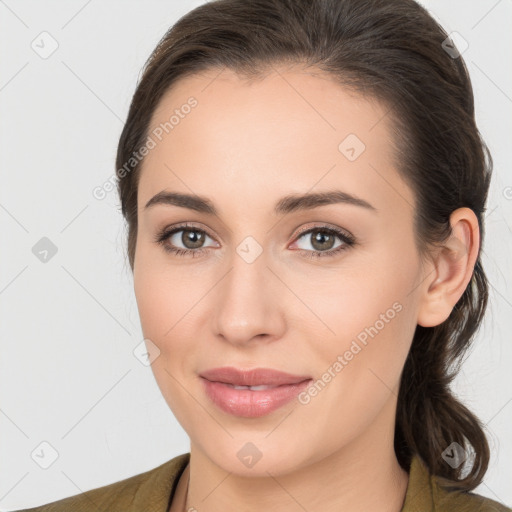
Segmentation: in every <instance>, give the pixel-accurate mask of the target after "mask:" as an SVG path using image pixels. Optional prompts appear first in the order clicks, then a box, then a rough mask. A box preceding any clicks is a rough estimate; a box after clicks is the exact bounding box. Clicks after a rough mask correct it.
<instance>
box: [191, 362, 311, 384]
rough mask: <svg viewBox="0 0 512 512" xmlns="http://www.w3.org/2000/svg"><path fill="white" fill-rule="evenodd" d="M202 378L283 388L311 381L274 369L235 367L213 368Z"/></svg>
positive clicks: (226, 382) (301, 376)
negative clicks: (243, 368) (285, 385)
mask: <svg viewBox="0 0 512 512" xmlns="http://www.w3.org/2000/svg"><path fill="white" fill-rule="evenodd" d="M200 376H201V377H203V378H205V379H207V380H210V381H212V382H224V383H225V384H233V385H235V386H281V385H283V384H297V383H299V382H303V381H305V380H309V379H311V377H309V376H308V375H292V374H291V373H286V372H281V371H279V370H273V369H272V368H254V369H251V370H242V369H238V368H234V367H233V366H224V367H222V368H212V369H210V370H206V371H204V372H202V373H200Z"/></svg>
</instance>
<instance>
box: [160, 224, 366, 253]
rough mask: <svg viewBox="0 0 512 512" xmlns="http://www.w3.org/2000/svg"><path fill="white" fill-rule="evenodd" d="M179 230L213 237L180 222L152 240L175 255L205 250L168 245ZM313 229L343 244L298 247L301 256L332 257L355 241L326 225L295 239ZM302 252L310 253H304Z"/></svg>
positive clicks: (346, 234)
mask: <svg viewBox="0 0 512 512" xmlns="http://www.w3.org/2000/svg"><path fill="white" fill-rule="evenodd" d="M180 231H195V232H198V233H204V234H205V235H207V236H208V237H210V238H213V237H212V236H210V235H209V233H208V232H207V231H205V230H203V229H199V228H196V227H195V226H192V225H190V224H182V225H179V226H175V227H173V228H172V229H168V228H164V229H163V230H161V231H160V232H158V233H157V235H156V236H155V240H154V241H155V242H156V243H157V244H160V245H161V246H162V247H163V249H164V250H165V251H166V252H169V253H172V254H174V255H176V256H192V257H193V258H195V257H198V256H200V255H201V254H203V252H207V248H204V247H202V248H199V249H181V248H179V247H173V246H170V245H168V244H167V240H168V239H169V238H170V237H171V236H172V235H174V234H175V233H179V232H180ZM315 231H319V232H324V233H327V234H329V235H335V236H337V237H338V238H339V239H340V240H341V241H342V242H343V244H342V245H340V246H339V247H337V248H336V249H331V250H329V251H308V250H306V249H298V251H299V254H300V255H301V256H302V257H303V258H308V259H316V258H323V257H334V256H337V255H338V254H340V253H341V252H342V251H345V250H347V249H349V248H351V247H353V246H354V245H356V243H357V242H356V240H355V238H354V237H353V236H352V235H350V234H349V233H347V232H345V231H341V230H339V229H335V228H332V227H328V226H314V227H312V228H309V229H306V230H304V231H301V232H300V233H298V235H297V237H296V239H297V240H298V239H300V238H301V237H303V236H304V235H307V234H310V233H312V232H315ZM304 253H310V254H308V255H305V254H304Z"/></svg>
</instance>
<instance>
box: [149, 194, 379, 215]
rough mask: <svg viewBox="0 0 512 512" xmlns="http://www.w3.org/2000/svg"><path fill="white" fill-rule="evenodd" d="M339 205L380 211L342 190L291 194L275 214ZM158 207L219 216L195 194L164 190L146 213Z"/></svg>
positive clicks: (151, 201)
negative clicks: (186, 209) (177, 207)
mask: <svg viewBox="0 0 512 512" xmlns="http://www.w3.org/2000/svg"><path fill="white" fill-rule="evenodd" d="M339 203H342V204H349V205H353V206H359V207H362V208H366V209H367V210H371V211H373V212H377V211H378V210H377V208H375V207H374V206H372V205H371V204H370V203H369V202H367V201H365V200H364V199H361V198H359V197H356V196H354V195H352V194H349V193H348V192H343V191H341V190H330V191H327V192H317V193H307V194H291V195H288V196H285V197H282V198H281V199H280V200H279V201H278V202H277V203H276V205H275V207H274V212H275V213H276V214H277V215H285V214H287V213H292V212H296V211H299V210H311V209H313V208H317V207H319V206H324V205H329V204H339ZM156 205H173V206H179V207H181V208H188V209H189V210H194V211H196V212H200V213H206V214H208V215H218V210H217V208H216V207H215V205H214V204H213V203H212V201H210V200H209V199H208V198H206V197H202V196H198V195H195V194H184V193H178V192H167V191H165V190H162V191H161V192H159V193H158V194H156V195H155V196H153V197H152V198H151V199H150V200H149V201H148V202H147V203H146V206H145V207H144V210H145V211H146V210H148V209H149V208H152V207H154V206H156Z"/></svg>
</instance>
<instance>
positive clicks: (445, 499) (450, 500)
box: [433, 481, 512, 512]
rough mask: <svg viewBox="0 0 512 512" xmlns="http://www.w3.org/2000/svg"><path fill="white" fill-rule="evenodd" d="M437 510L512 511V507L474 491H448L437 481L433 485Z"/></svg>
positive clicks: (464, 511) (461, 511) (441, 511)
mask: <svg viewBox="0 0 512 512" xmlns="http://www.w3.org/2000/svg"><path fill="white" fill-rule="evenodd" d="M433 497H434V503H435V507H436V508H435V510H436V511H439V512H444V511H446V512H452V511H460V512H466V511H467V512H470V511H473V510H474V511H475V512H512V508H510V507H507V506H505V505H504V504H503V503H499V502H498V501H495V500H492V499H491V498H487V497H485V496H481V495H480V494H477V493H474V492H464V491H447V490H445V489H443V488H442V487H441V486H440V484H438V483H437V481H435V482H434V485H433Z"/></svg>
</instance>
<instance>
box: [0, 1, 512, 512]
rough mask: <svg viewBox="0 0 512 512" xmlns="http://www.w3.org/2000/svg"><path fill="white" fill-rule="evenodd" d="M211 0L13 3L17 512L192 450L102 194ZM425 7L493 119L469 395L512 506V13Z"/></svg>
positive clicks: (491, 475)
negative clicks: (192, 24)
mask: <svg viewBox="0 0 512 512" xmlns="http://www.w3.org/2000/svg"><path fill="white" fill-rule="evenodd" d="M201 3H202V2H201V1H184V0H180V1H169V0H167V1H163V0H151V1H144V2H143V1H138V2H135V1H126V0H124V1H120V0H116V1H113V0H112V1H99V0H88V1H87V0H78V1H77V0H73V1H67V2H64V1H61V2H57V1H46V2H39V1H22V0H19V1H16V0H0V48H1V50H0V51H1V58H0V102H1V116H0V130H1V133H0V143H1V151H0V158H1V169H2V179H1V182H0V226H1V230H0V233H1V250H0V315H1V316H0V341H1V347H0V386H1V388H0V389H1V402H0V434H1V437H0V510H3V511H5V510H12V509H17V508H23V507H29V506H36V505H40V504H43V503H47V502H50V501H54V500H57V499H60V498H64V497H66V496H71V495H75V494H77V493H80V492H82V491H86V490H89V489H92V488H95V487H100V486H103V485H106V484H108V483H112V482H115V481H118V480H121V479H124V478H127V477H130V476H132V475H135V474H138V473H141V472H143V471H147V470H149V469H151V468H154V467H156V466H157V465H160V464H162V463H163V462H165V461H167V460H169V459H170V458H172V457H174V456H176V455H178V454H180V453H185V452H187V451H189V441H188V436H187V435H186V433H185V432H184V431H183V429H182V428H181V426H180V425H179V424H178V422H177V421H176V420H175V418H174V416H173V415H172V413H171V411H170V410H169V408H168V406H167V404H166V403H165V401H164V399H163V398H162V396H161V394H160V391H159V389H158V387H157V385H156V382H155V380H154V377H153V374H152V372H151V368H150V367H149V366H144V365H143V364H142V363H141V362H140V361H139V360H138V359H137V358H136V357H135V356H134V353H133V351H134V349H136V347H137V346H138V345H139V344H140V343H141V341H142V339H143V337H142V333H141V329H140V323H139V318H138V313H137V307H136V302H135V296H134V292H133V282H132V277H131V273H130V270H129V266H128V263H127V260H126V258H125V226H124V223H123V219H122V217H121V213H120V209H119V207H120V205H119V201H118V197H117V193H116V191H115V190H114V191H113V192H111V193H110V194H108V195H107V197H106V198H105V199H103V200H98V199H96V198H95V197H94V196H93V194H92V191H93V189H94V188H95V187H96V186H99V185H102V184H103V183H104V182H105V181H107V180H108V179H109V178H111V177H112V175H113V173H114V158H115V151H116V147H117V142H118V138H119V135H120V133H121V130H122V127H123V121H124V119H125V117H126V114H127V111H128V106H129V102H130V100H131V96H132V94H133V92H134V89H135V85H136V82H137V79H138V77H139V73H140V70H141V68H142V65H143V63H144V62H145V60H146V58H147V57H148V56H149V54H150V52H151V51H152V50H153V48H154V46H155V45H156V43H157V42H158V41H159V40H160V38H161V37H162V36H163V34H164V33H165V31H166V30H167V29H168V28H169V27H170V26H171V25H172V24H173V23H174V22H175V21H177V20H178V18H179V17H181V16H182V15H183V14H185V13H186V12H188V11H189V10H191V9H192V8H194V7H196V6H198V5H200V4H201ZM424 5H425V6H426V7H427V8H428V9H429V10H430V11H431V12H432V13H433V14H434V15H435V17H436V18H437V19H438V20H439V21H440V22H441V23H442V24H443V26H444V27H445V28H446V29H447V31H448V32H454V31H455V32H457V33H458V34H460V36H462V38H463V39H464V41H466V42H467V45H468V46H467V49H465V51H464V53H463V57H464V59H465V61H466V63H467V66H468V69H469V71H470V74H471V77H472V80H473V85H474V92H475V97H476V107H477V121H478V124H479V128H480V130H481V132H482V134H483V137H484V138H485V140H486V141H487V143H488V145H489V147H490V149H491V152H492V154H493V157H494V177H493V181H492V185H491V192H490V197H489V202H488V212H487V216H486V221H485V222H486V239H485V243H484V256H483V261H484V266H485V269H486V271H487V273H488V276H489V280H490V283H491V288H490V306H489V309H488V312H487V316H486V320H485V323H484V325H483V327H482V329H481V330H480V332H479V335H478V339H477V341H476V343H475V347H474V349H473V351H472V352H471V354H470V356H469V357H468V359H467V361H466V363H465V365H464V367H463V371H462V372H461V373H460V375H459V377H458V378H457V380H456V382H455V389H456V391H457V393H458V394H459V395H460V396H461V397H462V398H463V399H464V400H465V403H466V404H467V405H468V406H469V407H470V408H471V409H472V410H473V411H474V412H475V413H476V414H477V415H478V416H479V417H480V418H481V419H482V421H483V423H484V424H485V425H486V428H487V432H488V435H489V441H490V444H491V449H492V459H491V464H490V468H489V471H488V473H487V476H486V478H485V482H484V483H483V484H482V485H480V486H479V487H478V488H477V489H476V492H478V493H480V494H483V495H485V496H489V497H491V498H494V499H496V500H498V501H502V502H504V503H506V504H508V505H510V504H512V486H511V485H510V483H511V482H512V463H511V461H512V436H511V435H510V434H511V431H510V426H511V425H512V385H511V383H512V379H511V373H510V367H511V364H512V343H511V336H510V332H511V330H512V320H511V319H512V293H511V287H512V272H511V261H510V255H511V254H512V188H511V187H512V172H511V163H512V153H511V151H512V144H511V141H510V134H511V133H512V116H511V112H512V66H510V62H512V55H511V53H512V44H511V40H510V37H511V36H510V34H511V33H512V30H511V29H512V27H511V20H512V2H511V0H473V1H468V0H456V1H455V0H429V1H426V0H425V2H424ZM42 33H44V34H42ZM457 37H458V36H457ZM41 38H44V41H45V42H44V44H43V43H41V42H40V41H41ZM459 41H460V39H459ZM56 44H57V45H58V47H56V49H55V50H54V51H53V53H52V54H51V55H49V56H48V55H44V52H45V51H46V52H50V51H52V50H53V49H54V48H53V47H54V46H55V45H56ZM52 45H53V46H52ZM42 54H43V55H42ZM44 251H47V252H46V253H44ZM42 253H44V255H45V256H44V258H46V261H41V257H42V256H41V254H42ZM44 466H48V467H47V468H46V469H45V468H44Z"/></svg>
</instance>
